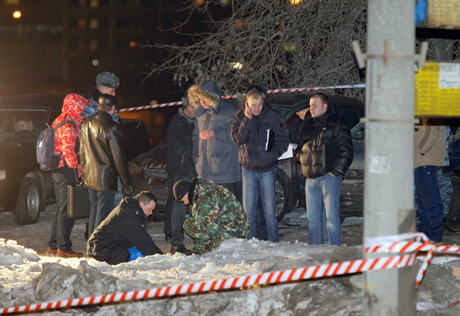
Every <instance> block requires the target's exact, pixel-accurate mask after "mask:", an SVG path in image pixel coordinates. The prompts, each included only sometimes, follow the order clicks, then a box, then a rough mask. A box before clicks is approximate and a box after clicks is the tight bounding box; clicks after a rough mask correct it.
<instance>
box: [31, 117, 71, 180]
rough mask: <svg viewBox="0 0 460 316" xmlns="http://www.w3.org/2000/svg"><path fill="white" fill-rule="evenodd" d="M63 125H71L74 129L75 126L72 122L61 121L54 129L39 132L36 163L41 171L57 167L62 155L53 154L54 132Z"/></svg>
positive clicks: (49, 128)
mask: <svg viewBox="0 0 460 316" xmlns="http://www.w3.org/2000/svg"><path fill="white" fill-rule="evenodd" d="M64 124H71V125H73V127H74V128H75V129H76V128H77V126H76V125H75V123H74V122H73V121H63V122H61V123H59V124H58V125H56V126H55V127H48V128H45V129H44V130H42V131H41V132H40V135H39V136H38V140H37V147H36V152H37V162H38V164H39V165H40V169H41V170H42V171H50V170H54V169H56V168H57V167H58V166H59V161H60V160H61V157H62V153H59V155H55V154H54V132H55V131H56V130H57V129H58V128H59V127H61V126H62V125H64Z"/></svg>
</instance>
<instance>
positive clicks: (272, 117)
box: [232, 103, 289, 172]
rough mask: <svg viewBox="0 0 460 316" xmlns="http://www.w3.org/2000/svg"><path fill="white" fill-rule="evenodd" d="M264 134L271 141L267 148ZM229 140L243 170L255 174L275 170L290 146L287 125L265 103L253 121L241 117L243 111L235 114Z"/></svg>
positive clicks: (243, 116)
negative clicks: (236, 148) (234, 147)
mask: <svg viewBox="0 0 460 316" xmlns="http://www.w3.org/2000/svg"><path fill="white" fill-rule="evenodd" d="M267 130H268V131H269V132H268V133H267ZM267 134H271V135H270V138H272V139H271V140H270V142H269V143H270V145H269V146H266V145H267ZM232 139H233V141H234V142H235V144H237V145H238V147H239V157H240V163H241V166H242V167H243V169H246V170H249V171H257V172H265V171H269V170H272V169H274V168H275V165H276V163H277V162H278V158H279V157H280V156H281V155H282V154H283V153H284V152H285V151H286V150H287V148H288V146H289V133H288V130H287V127H286V124H284V122H283V120H282V119H281V117H280V115H279V114H278V112H276V111H275V110H273V109H271V108H270V107H269V105H268V104H267V103H264V106H263V109H262V112H261V113H260V114H259V115H257V116H253V117H252V119H249V118H247V117H246V116H245V115H244V110H240V111H239V112H238V113H236V115H235V117H234V119H233V123H232ZM267 147H268V148H267Z"/></svg>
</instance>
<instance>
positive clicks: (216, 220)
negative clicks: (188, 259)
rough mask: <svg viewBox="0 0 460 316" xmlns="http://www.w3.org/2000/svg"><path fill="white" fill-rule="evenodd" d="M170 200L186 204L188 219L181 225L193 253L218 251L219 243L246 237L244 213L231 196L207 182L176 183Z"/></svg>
mask: <svg viewBox="0 0 460 316" xmlns="http://www.w3.org/2000/svg"><path fill="white" fill-rule="evenodd" d="M173 193H174V198H175V199H176V200H177V201H178V202H183V203H184V204H185V205H187V204H190V206H191V210H192V217H191V218H188V219H187V220H185V222H184V231H185V232H186V233H187V235H189V236H190V237H191V238H192V239H193V240H194V247H193V250H194V252H195V253H196V254H200V255H201V254H203V253H205V252H207V251H210V250H212V249H214V248H217V247H219V245H220V243H221V242H222V240H225V239H230V238H244V239H246V238H247V237H248V234H249V231H250V225H249V221H248V219H247V217H246V212H245V211H244V209H243V207H242V206H241V204H240V202H238V200H237V198H236V197H235V195H234V194H233V193H232V192H230V191H229V190H228V189H227V188H225V187H223V186H221V185H218V184H215V183H214V182H212V181H211V180H207V179H198V178H193V179H192V182H189V181H186V180H179V181H177V182H176V183H175V184H174V187H173Z"/></svg>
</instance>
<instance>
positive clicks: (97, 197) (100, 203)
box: [88, 189, 116, 236]
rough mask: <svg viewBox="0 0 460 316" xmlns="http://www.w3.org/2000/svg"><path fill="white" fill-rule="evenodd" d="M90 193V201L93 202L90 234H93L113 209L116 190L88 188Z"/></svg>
mask: <svg viewBox="0 0 460 316" xmlns="http://www.w3.org/2000/svg"><path fill="white" fill-rule="evenodd" d="M88 193H89V202H90V203H91V209H90V211H89V225H88V236H91V234H92V233H93V232H94V230H95V229H96V228H97V226H99V224H100V223H102V221H103V220H104V219H106V218H107V216H109V214H110V212H111V211H112V210H113V203H114V200H115V193H116V191H96V190H91V189H88Z"/></svg>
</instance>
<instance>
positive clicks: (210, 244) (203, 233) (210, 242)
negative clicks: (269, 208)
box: [184, 218, 249, 255]
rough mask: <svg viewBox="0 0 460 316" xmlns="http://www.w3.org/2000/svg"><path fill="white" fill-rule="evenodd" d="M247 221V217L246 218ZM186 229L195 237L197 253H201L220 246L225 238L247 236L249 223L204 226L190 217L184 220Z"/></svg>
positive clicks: (195, 250)
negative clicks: (198, 224) (196, 223)
mask: <svg viewBox="0 0 460 316" xmlns="http://www.w3.org/2000/svg"><path fill="white" fill-rule="evenodd" d="M246 222H247V219H246ZM184 231H185V232H186V233H187V235H189V236H190V238H192V239H193V242H194V247H193V250H194V252H195V253H197V254H199V255H201V254H204V253H205V252H208V251H210V250H212V249H214V248H217V247H219V246H220V243H221V242H222V241H223V240H225V239H231V238H247V236H248V234H249V225H248V224H247V223H237V222H233V223H227V224H223V223H212V224H210V225H206V226H204V227H199V226H197V225H195V219H194V218H189V219H187V220H186V221H185V222H184Z"/></svg>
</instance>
